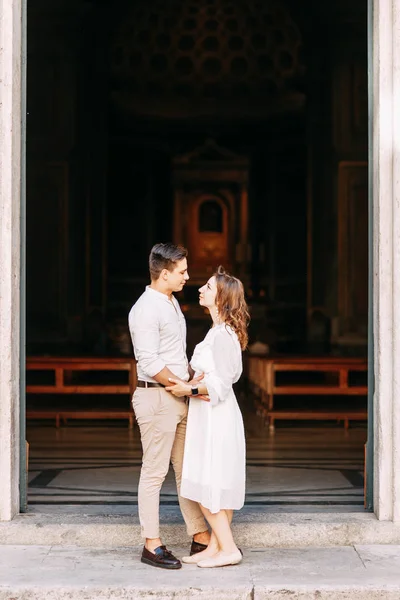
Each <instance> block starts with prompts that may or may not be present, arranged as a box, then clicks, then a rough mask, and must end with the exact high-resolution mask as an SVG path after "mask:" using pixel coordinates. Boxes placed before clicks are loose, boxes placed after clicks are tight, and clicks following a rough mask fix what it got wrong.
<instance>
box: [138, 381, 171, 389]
mask: <svg viewBox="0 0 400 600" xmlns="http://www.w3.org/2000/svg"><path fill="white" fill-rule="evenodd" d="M137 387H141V388H163V387H165V386H163V385H162V383H153V382H152V381H138V382H137Z"/></svg>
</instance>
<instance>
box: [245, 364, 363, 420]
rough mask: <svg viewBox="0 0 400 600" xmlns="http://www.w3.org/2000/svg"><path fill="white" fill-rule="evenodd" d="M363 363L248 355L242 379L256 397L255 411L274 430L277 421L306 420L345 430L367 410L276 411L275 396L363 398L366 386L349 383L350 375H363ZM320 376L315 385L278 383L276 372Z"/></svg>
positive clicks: (360, 418)
mask: <svg viewBox="0 0 400 600" xmlns="http://www.w3.org/2000/svg"><path fill="white" fill-rule="evenodd" d="M367 369H368V365H367V360H366V359H363V358H353V357H348V358H347V357H336V356H335V357H308V356H300V357H267V356H256V355H251V354H248V355H246V357H245V374H246V377H247V379H248V381H249V383H250V385H251V387H252V389H253V390H254V392H255V393H256V395H257V396H258V397H259V401H258V402H257V411H258V413H259V414H260V415H262V416H263V417H264V418H266V419H267V420H268V421H269V426H270V429H271V430H273V429H274V425H275V421H276V420H277V419H287V420H295V419H310V420H317V419H320V420H330V419H335V420H338V421H343V422H344V426H345V428H346V429H348V427H349V422H350V421H351V420H366V419H367V410H366V409H357V408H352V407H351V406H349V407H348V408H338V409H335V408H333V409H326V408H325V407H321V408H316V409H312V410H311V409H304V410H302V409H288V408H286V409H285V408H282V409H279V410H278V409H276V408H275V406H274V399H275V397H276V396H285V395H286V396H288V395H291V396H297V395H306V396H311V395H313V396H366V395H367V394H368V388H367V386H366V385H360V384H354V385H353V384H351V383H350V381H349V375H350V373H351V372H355V371H356V372H367ZM283 372H286V373H296V372H297V373H299V372H303V373H305V372H308V373H322V374H324V375H325V377H324V381H323V382H318V383H279V382H278V381H277V374H279V373H283Z"/></svg>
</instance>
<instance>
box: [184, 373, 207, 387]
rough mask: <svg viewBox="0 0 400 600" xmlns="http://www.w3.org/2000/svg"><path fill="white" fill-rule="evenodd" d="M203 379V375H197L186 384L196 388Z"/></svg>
mask: <svg viewBox="0 0 400 600" xmlns="http://www.w3.org/2000/svg"><path fill="white" fill-rule="evenodd" d="M203 379H204V373H200V375H197V377H193V379H191V380H190V381H188V384H189V385H190V386H191V387H197V386H198V385H199V383H200V381H202V380H203Z"/></svg>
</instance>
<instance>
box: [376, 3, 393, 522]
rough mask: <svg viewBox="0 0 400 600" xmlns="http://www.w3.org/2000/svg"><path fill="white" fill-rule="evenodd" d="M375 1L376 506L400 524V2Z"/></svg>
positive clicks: (381, 516)
mask: <svg viewBox="0 0 400 600" xmlns="http://www.w3.org/2000/svg"><path fill="white" fill-rule="evenodd" d="M372 1H373V60H372V81H373V106H372V112H371V114H372V119H373V123H372V129H373V134H372V144H373V147H372V152H373V160H372V165H371V168H372V169H373V171H372V177H373V205H374V209H373V238H374V241H373V286H374V294H373V311H374V352H375V358H374V362H375V365H374V375H375V392H374V508H375V513H376V515H377V517H378V518H379V519H381V520H390V521H400V114H399V107H400V0H372Z"/></svg>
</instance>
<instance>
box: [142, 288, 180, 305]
mask: <svg viewBox="0 0 400 600" xmlns="http://www.w3.org/2000/svg"><path fill="white" fill-rule="evenodd" d="M146 292H148V293H150V294H155V295H156V296H157V298H159V299H162V300H164V301H166V302H168V304H171V301H170V299H169V298H168V296H167V294H163V293H162V292H158V291H157V290H155V289H153V288H152V287H150V286H149V285H146ZM171 298H172V302H176V301H177V300H176V298H175V296H174V295H173V294H172V296H171Z"/></svg>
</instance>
